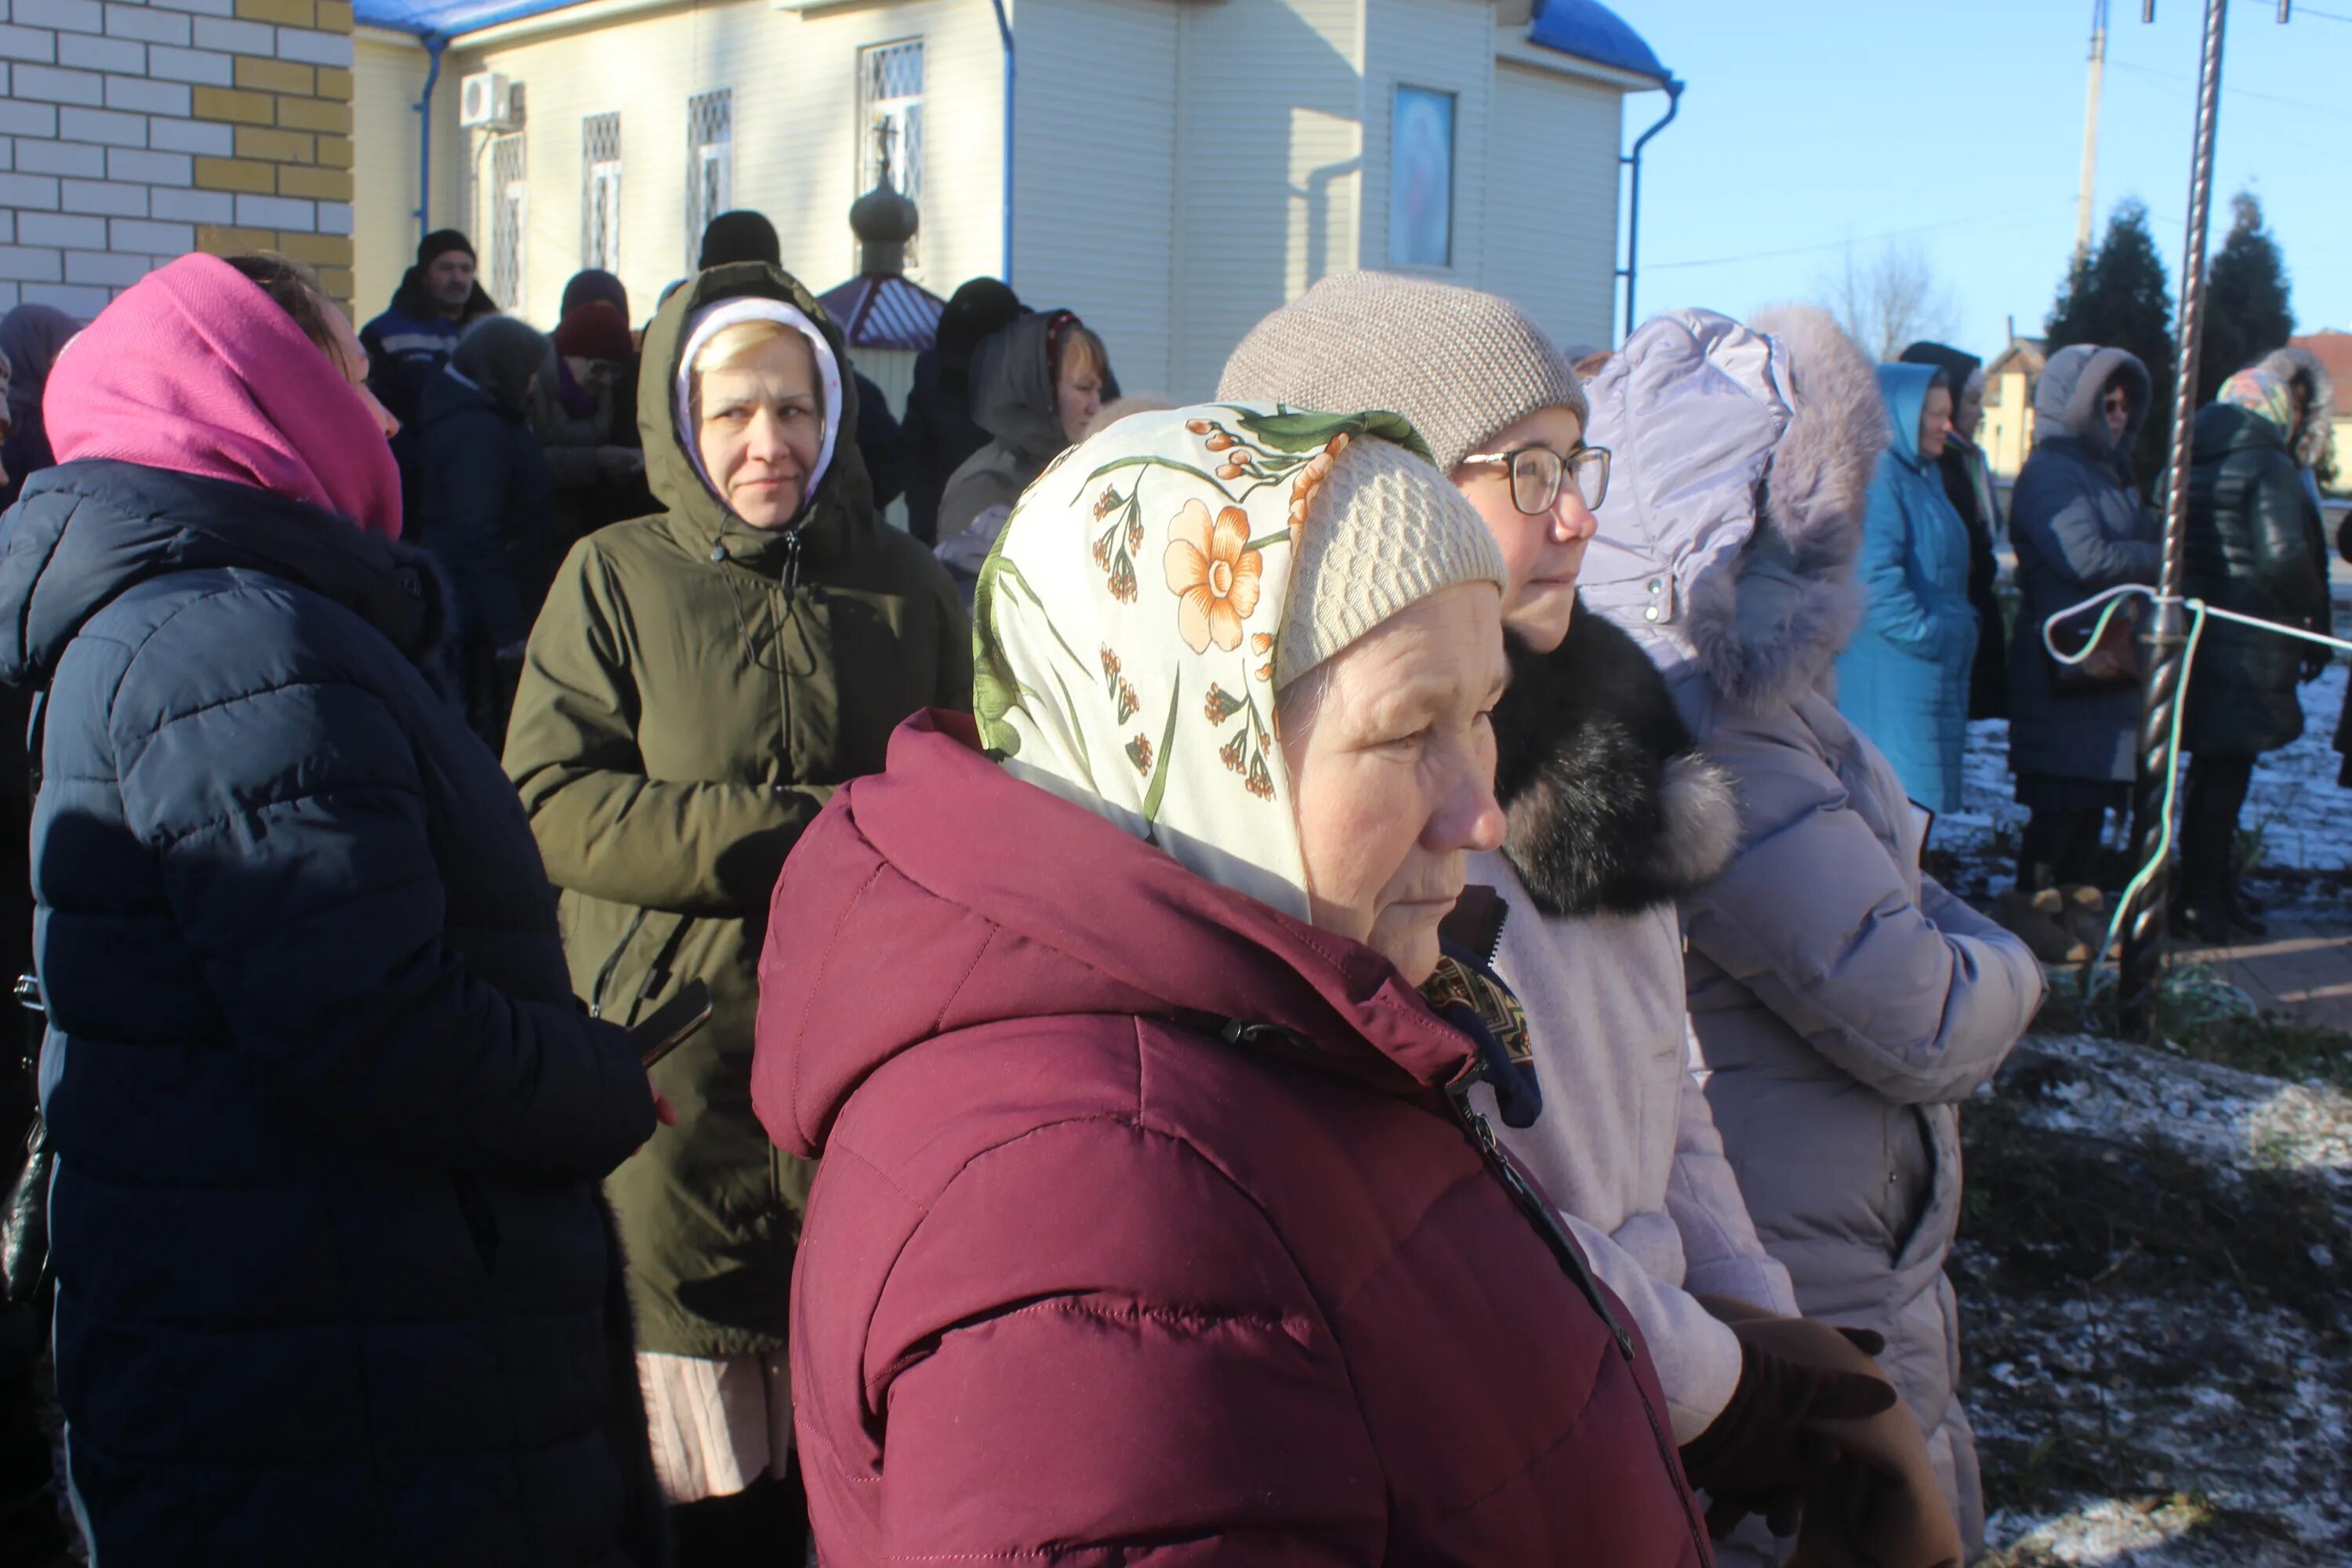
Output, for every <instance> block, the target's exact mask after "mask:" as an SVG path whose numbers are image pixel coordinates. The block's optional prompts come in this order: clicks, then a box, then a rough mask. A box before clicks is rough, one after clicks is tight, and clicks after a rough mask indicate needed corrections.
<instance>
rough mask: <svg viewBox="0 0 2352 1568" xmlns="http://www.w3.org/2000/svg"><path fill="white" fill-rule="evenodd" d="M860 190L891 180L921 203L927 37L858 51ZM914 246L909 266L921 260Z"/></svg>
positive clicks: (858, 175) (863, 191) (858, 177)
mask: <svg viewBox="0 0 2352 1568" xmlns="http://www.w3.org/2000/svg"><path fill="white" fill-rule="evenodd" d="M857 132H858V134H857V191H858V194H859V195H864V194H865V193H866V192H867V191H870V190H872V189H873V188H874V187H875V186H876V185H877V184H880V182H881V178H882V172H883V168H884V165H885V163H887V165H888V168H889V172H890V183H891V184H893V185H895V186H897V187H898V192H899V194H901V195H905V196H907V197H908V199H910V200H912V201H913V202H914V203H915V204H916V205H918V206H919V205H922V200H923V40H922V39H920V38H901V39H899V40H898V42H896V43H889V44H876V45H874V46H873V47H869V48H863V49H860V50H858V51H857ZM918 259H919V258H918V257H917V253H916V249H915V247H914V246H913V245H909V246H908V247H907V265H908V267H909V268H912V267H914V266H915V265H917V262H918Z"/></svg>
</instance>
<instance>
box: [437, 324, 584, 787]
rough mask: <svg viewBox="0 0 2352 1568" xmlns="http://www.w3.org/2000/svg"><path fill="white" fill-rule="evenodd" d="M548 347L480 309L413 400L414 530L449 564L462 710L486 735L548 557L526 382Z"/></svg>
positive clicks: (503, 705) (543, 457) (541, 474)
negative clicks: (480, 315) (478, 319)
mask: <svg viewBox="0 0 2352 1568" xmlns="http://www.w3.org/2000/svg"><path fill="white" fill-rule="evenodd" d="M552 353H553V351H552V350H551V348H550V347H549V346H548V342H547V340H546V339H545V338H544V337H541V335H540V334H539V333H538V332H536V331H532V330H531V329H530V327H528V326H526V325H524V324H523V323H522V322H520V321H515V320H513V319H512V318H511V317H499V319H497V320H495V321H484V322H482V323H481V324H480V325H479V326H478V327H476V328H475V329H474V330H473V331H470V332H468V333H467V335H466V339H465V341H464V342H461V343H459V344H458V345H457V353H454V354H452V355H451V356H450V359H449V363H447V364H446V365H444V366H443V367H442V368H441V371H440V373H439V374H436V376H434V377H433V379H432V380H431V381H430V382H428V383H427V384H426V385H425V395H424V397H423V398H422V399H421V400H420V406H419V408H418V410H417V418H416V427H415V430H416V440H417V453H418V470H419V476H420V483H419V488H418V495H417V504H416V509H415V510H416V514H417V518H418V523H419V527H418V530H417V533H418V537H419V541H420V542H422V543H424V544H425V546H426V547H427V548H428V549H430V550H431V551H432V552H433V553H434V554H435V556H436V557H437V558H438V559H439V560H440V562H441V563H442V568H443V570H444V571H446V573H447V574H448V576H449V583H450V587H451V589H452V591H453V592H454V594H455V595H456V597H457V641H458V656H459V658H460V661H461V663H460V668H461V670H462V674H463V679H464V684H465V688H466V707H467V712H468V714H469V715H470V716H471V717H472V719H473V721H474V724H475V727H476V728H477V729H478V730H479V731H481V734H482V737H483V739H485V740H486V741H488V742H489V743H490V744H491V745H492V746H494V747H495V746H497V745H499V744H500V743H501V742H503V741H504V739H505V736H506V710H507V705H508V702H509V692H510V690H511V689H512V687H513V684H514V677H515V675H516V673H517V672H518V671H520V668H521V666H522V647H523V639H524V638H525V637H529V636H530V624H531V622H532V621H533V620H534V619H536V618H537V617H538V615H539V605H540V601H541V599H543V598H545V597H546V596H547V579H548V574H549V573H550V572H551V570H552V569H553V566H554V563H553V562H552V561H551V559H550V558H549V557H550V554H551V531H552V528H553V525H554V515H555V514H554V508H555V481H554V479H553V478H552V476H551V474H550V473H549V471H548V467H547V454H546V452H545V451H544V450H543V449H542V448H541V445H540V440H539V434H538V432H537V431H535V430H533V429H532V428H531V425H530V387H531V384H532V382H533V380H534V379H535V378H537V377H538V375H539V374H541V371H542V370H543V369H544V368H545V367H546V366H547V365H548V364H549V363H550V358H551V354H552Z"/></svg>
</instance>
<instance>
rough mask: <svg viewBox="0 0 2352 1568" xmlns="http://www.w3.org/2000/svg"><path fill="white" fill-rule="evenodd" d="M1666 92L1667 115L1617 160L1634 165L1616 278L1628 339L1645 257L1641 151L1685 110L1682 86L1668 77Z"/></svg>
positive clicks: (1638, 138)
mask: <svg viewBox="0 0 2352 1568" xmlns="http://www.w3.org/2000/svg"><path fill="white" fill-rule="evenodd" d="M1665 89H1666V112H1665V113H1664V115H1662V116H1660V117H1659V120H1658V122H1657V123H1656V124H1655V125H1653V126H1651V127H1650V128H1649V129H1648V130H1647V131H1644V132H1642V133H1641V134H1640V135H1639V136H1636V137H1635V138H1633V152H1631V153H1626V154H1624V155H1623V156H1622V157H1620V158H1619V159H1618V160H1617V161H1618V162H1619V163H1630V164H1632V165H1633V182H1632V190H1631V193H1630V195H1628V196H1627V199H1626V210H1625V265H1624V266H1622V267H1621V268H1618V269H1617V276H1618V277H1620V278H1622V279H1625V335H1626V336H1627V337H1629V338H1630V337H1632V336H1633V326H1634V320H1633V274H1634V272H1635V271H1636V270H1637V269H1638V268H1639V267H1640V265H1641V254H1642V149H1643V147H1645V146H1647V145H1648V144H1649V141H1650V138H1651V137H1653V136H1655V135H1656V134H1657V133H1658V132H1661V131H1664V129H1665V128H1666V127H1667V126H1669V125H1672V124H1673V123H1674V122H1675V113H1676V111H1677V110H1680V109H1681V108H1682V106H1683V84H1682V83H1681V82H1679V81H1676V80H1675V79H1674V78H1673V77H1668V78H1667V79H1666V80H1665Z"/></svg>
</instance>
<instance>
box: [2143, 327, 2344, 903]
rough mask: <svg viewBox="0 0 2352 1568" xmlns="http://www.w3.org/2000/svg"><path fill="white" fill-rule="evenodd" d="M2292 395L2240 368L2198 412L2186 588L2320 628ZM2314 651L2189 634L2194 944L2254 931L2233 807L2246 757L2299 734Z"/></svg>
mask: <svg viewBox="0 0 2352 1568" xmlns="http://www.w3.org/2000/svg"><path fill="white" fill-rule="evenodd" d="M2301 404H2302V396H2301V395H2300V394H2299V393H2298V392H2297V391H2296V390H2295V389H2294V388H2293V387H2292V386H2290V385H2289V384H2287V383H2285V382H2284V381H2282V380H2281V379H2279V378H2278V377H2275V376H2273V375H2272V374H2269V373H2268V372H2266V371H2262V370H2245V371H2241V372H2239V373H2238V374H2236V375H2233V376H2231V378H2230V379H2229V380H2228V381H2226V382H2224V383H2222V384H2221V393H2220V395H2219V396H2218V397H2217V399H2216V401H2214V402H2213V403H2211V404H2210V405H2207V406H2206V407H2204V408H2202V409H2200V410H2199V411H2198V415H2197V426H2196V437H2195V441H2194V444H2193V445H2192V446H2191V447H2190V448H2189V455H2190V465H2191V466H2190V468H2189V535H2188V549H2187V554H2186V556H2185V564H2186V566H2187V569H2188V587H2189V593H2190V594H2191V595H2196V596H2197V597H2199V598H2201V599H2203V600H2204V601H2205V602H2206V603H2207V604H2209V605H2216V606H2218V607H2220V608H2222V609H2227V610H2234V611H2236V612H2237V613H2238V614H2240V615H2243V616H2257V617H2259V618H2260V619H2263V620H2266V621H2275V622H2277V623H2279V624H2280V625H2282V626H2297V627H2301V628H2304V629H2305V630H2309V631H2315V632H2322V633H2325V632H2326V631H2327V630H2328V629H2329V609H2328V599H2327V545H2326V537H2325V535H2324V534H2323V533H2322V532H2321V529H2320V521H2319V509H2318V508H2317V507H2316V506H2315V505H2313V504H2312V501H2311V497H2310V495H2309V493H2308V492H2307V491H2305V489H2304V485H2303V473H2302V468H2301V465H2300V464H2298V463H2297V461H2296V460H2295V457H2294V447H2293V445H2292V443H2293V441H2294V436H2295V435H2296V433H2297V432H2298V430H2299V429H2300V427H2301V426H2302V425H2303V423H2304V421H2305V416H2306V411H2305V408H2304V407H2303V406H2301ZM2326 662H2327V661H2326V654H2325V653H2323V652H2322V651H2321V650H2320V649H2319V648H2317V647H2315V646H2314V645H2312V644H2309V643H2302V642H2295V641H2292V640H2290V639H2288V638H2286V637H2281V636H2279V635H2278V634H2277V633H2275V632H2267V631H2262V630H2259V629H2257V628H2255V627H2252V626H2240V625H2238V624H2236V623H2234V622H2231V621H2223V620H2212V621H2208V622H2207V623H2206V626H2205V629H2204V631H2203V633H2202V635H2201V636H2200V637H2199V639H2198V649H2197V663H2196V666H2195V668H2193V669H2192V670H2191V672H2190V676H2189V711H2188V713H2187V715H2186V717H2185V721H2184V722H2185V729H2184V731H2183V733H2182V737H2181V738H2182V743H2183V745H2184V746H2185V747H2186V748H2187V749H2188V751H2189V753H2190V754H2189V800H2188V804H2187V806H2186V807H2185V809H2184V810H2183V811H2182V813H2181V823H2180V839H2181V842H2180V860H2181V884H2182V886H2181V895H2182V896H2181V907H2180V909H2179V913H2178V919H2179V922H2180V923H2181V924H2182V925H2183V926H2185V927H2186V928H2187V930H2188V931H2190V932H2193V933H2194V934H2195V935H2196V936H2198V937H2199V938H2200V939H2202V940H2204V941H2206V942H2217V943H2219V942H2227V941H2229V939H2230V928H2231V926H2232V925H2236V926H2238V927H2240V928H2241V929H2242V930H2245V931H2252V932H2253V933H2254V934H2256V935H2260V934H2262V931H2263V922H2262V921H2259V920H2257V919H2256V918H2255V917H2254V916H2253V914H2252V911H2250V910H2244V909H2242V908H2241V907H2240V905H2239V900H2238V894H2237V886H2236V884H2237V875H2236V857H2235V854H2234V850H2235V845H2236V838H2237V828H2238V813H2239V811H2240V810H2241V809H2242V807H2243V806H2244V805H2245V801H2246V791H2247V788H2248V786H2249V785H2250V784H2252V781H2253V774H2254V762H2255V759H2257V758H2258V757H2260V756H2261V755H2262V754H2263V752H2274V751H2276V750H2278V749H2279V748H2280V747H2281V746H2284V745H2286V744H2288V743H2290V742H2293V741H2294V740H2295V739H2296V738H2297V737H2298V736H2300V735H2301V734H2302V733H2303V702H2302V700H2301V699H2300V698H2299V697H2298V696H2297V695H2296V694H2295V687H2296V685H2297V683H2298V682H2299V681H2302V680H2308V679H2312V678H2313V677H2315V676H2316V675H2317V674H2318V673H2319V672H2320V671H2321V670H2322V669H2325V668H2326Z"/></svg>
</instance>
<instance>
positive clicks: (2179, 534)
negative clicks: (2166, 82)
mask: <svg viewBox="0 0 2352 1568" xmlns="http://www.w3.org/2000/svg"><path fill="white" fill-rule="evenodd" d="M2229 9H2230V0H2205V53H2204V59H2203V63H2202V65H2201V66H2200V69H2199V71H2198V78H2197V141H2196V145H2195V148H2194V150H2193V151H2192V153H2190V156H2189V233H2188V237H2187V240H2186V242H2185V243H2184V245H2183V247H2182V259H2181V266H2180V312H2179V324H2178V326H2177V328H2176V331H2177V333H2178V338H2179V352H2178V355H2177V357H2178V358H2179V366H2178V368H2177V370H2176V372H2175V374H2174V376H2173V384H2172V443H2171V449H2170V456H2169V458H2168V460H2167V461H2166V463H2165V470H2164V471H2165V479H2164V569H2163V573H2162V574H2161V575H2160V576H2159V577H2158V579H2157V593H2158V596H2159V601H2160V602H2159V603H2158V605H2157V606H2156V614H2155V616H2153V617H2152V619H2151V621H2150V623H2149V627H2148V631H2147V636H2146V637H2145V638H2144V639H2143V643H2142V652H2143V658H2142V663H2143V664H2144V665H2145V666H2146V668H2147V683H2146V685H2145V687H2144V688H2143V696H2142V704H2143V706H2142V708H2141V712H2140V724H2139V789H2138V794H2137V799H2136V800H2135V802H2134V809H2133V812H2132V847H2133V856H2134V858H2135V860H2136V862H2137V863H2138V864H2141V865H2146V864H2147V862H2148V861H2150V860H2151V859H2153V858H2155V856H2156V849H2157V846H2158V843H2159V842H2160V841H2161V840H2162V838H2163V835H2164V820H2163V816H2164V796H2165V784H2166V782H2167V781H2168V779H2170V778H2171V777H2172V770H2173V769H2174V768H2175V767H2176V766H2178V765H2179V758H2178V757H2177V756H2175V755H2174V753H2173V750H2172V722H2173V710H2174V709H2175V708H2176V707H2177V706H2178V705H2179V702H2180V701H2181V700H2182V698H2183V697H2184V696H2185V695H2186V694H2185V693H2184V692H2183V691H2182V690H2181V686H2180V673H2181V671H2180V656H2181V649H2182V646H2183V644H2184V643H2185V642H2186V640H2187V637H2186V633H2187V627H2188V616H2187V612H2186V611H2184V610H2183V609H2182V608H2181V606H2180V604H2179V599H2180V594H2181V563H2182V553H2183V548H2184V546H2185V544H2186V542H2187V536H2188V527H2189V438H2190V435H2191V432H2192V431H2193V430H2194V428H2195V426H2196V423H2197V361H2198V350H2199V348H2200V346H2201V342H2202V339H2203V335H2204V328H2205V240H2206V231H2207V229H2208V227H2209V226H2210V219H2211V217H2212V209H2213V132H2214V125H2215V121H2216V120H2217V118H2218V117H2219V115H2220V111H2221V34H2222V26H2223V23H2224V22H2225V20H2226V19H2227V17H2228V15H2229ZM2170 876H2171V870H2170V868H2168V867H2167V866H2163V865H2158V867H2157V868H2155V872H2154V875H2152V876H2151V877H2150V878H2149V879H2148V882H2147V890H2146V891H2145V893H2144V894H2143V895H2142V896H2141V898H2140V899H2139V900H2137V902H2136V903H2135V905H2134V906H2133V908H2132V909H2131V910H2129V911H2128V915H2129V919H2128V922H2127V929H2126V932H2125V937H2124V962H2123V972H2122V974H2121V975H2120V977H2119V981H2118V988H2117V1000H2118V1002H2119V1003H2120V1008H2119V1012H2118V1021H2119V1023H2120V1024H2121V1026H2122V1029H2123V1032H2124V1033H2125V1034H2126V1035H2133V1036H2141V1037H2147V1036H2149V1035H2151V1034H2152V1033H2153V1030H2154V1026H2155V1023H2156V989H2157V983H2158V978H2159V976H2160V973H2161V972H2162V968H2163V960H2164V938H2165V905H2166V900H2167V892H2168V886H2167V884H2168V880H2169V879H2170Z"/></svg>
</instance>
